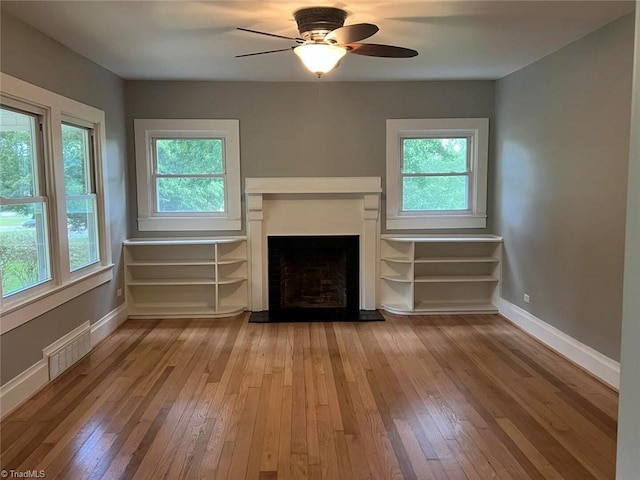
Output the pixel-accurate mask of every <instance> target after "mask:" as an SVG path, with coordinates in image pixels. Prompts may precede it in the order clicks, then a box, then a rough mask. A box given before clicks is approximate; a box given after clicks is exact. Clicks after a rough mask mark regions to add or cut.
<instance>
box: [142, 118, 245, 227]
mask: <svg viewBox="0 0 640 480" xmlns="http://www.w3.org/2000/svg"><path fill="white" fill-rule="evenodd" d="M135 137H136V167H137V175H138V177H137V186H138V229H139V230H141V231H144V230H155V231H161V230H165V231H166V230H182V231H188V230H194V231H195V230H240V228H241V223H240V147H239V122H238V121H237V120H145V119H137V120H135Z"/></svg>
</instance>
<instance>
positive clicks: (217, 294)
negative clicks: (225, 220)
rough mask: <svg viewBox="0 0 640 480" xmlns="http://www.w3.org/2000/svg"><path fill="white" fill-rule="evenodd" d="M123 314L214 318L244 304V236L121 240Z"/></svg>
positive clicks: (245, 255) (246, 290)
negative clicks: (125, 306) (123, 282)
mask: <svg viewBox="0 0 640 480" xmlns="http://www.w3.org/2000/svg"><path fill="white" fill-rule="evenodd" d="M124 251H125V269H126V271H125V286H126V295H127V303H128V306H129V317H132V318H149V317H153V318H175V317H182V318H185V317H220V316H229V315H234V314H238V313H240V312H243V311H244V310H246V309H247V308H248V304H249V303H248V302H249V295H248V286H247V278H248V272H247V268H248V267H247V242H246V237H220V238H201V239H200V238H189V239H185V238H176V239H130V240H125V242H124Z"/></svg>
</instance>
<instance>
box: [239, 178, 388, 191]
mask: <svg viewBox="0 0 640 480" xmlns="http://www.w3.org/2000/svg"><path fill="white" fill-rule="evenodd" d="M244 192H245V193H247V194H248V193H271V194H277V193H289V194H295V193H304V194H310V193H327V194H329V193H380V192H382V187H381V181H380V177H271V178H245V179H244Z"/></svg>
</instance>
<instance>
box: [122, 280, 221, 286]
mask: <svg viewBox="0 0 640 480" xmlns="http://www.w3.org/2000/svg"><path fill="white" fill-rule="evenodd" d="M217 283H220V282H216V281H215V280H214V279H213V278H145V279H136V280H129V282H128V285H131V286H136V285H156V286H157V285H175V286H178V287H179V286H181V285H182V286H183V285H216V284H217Z"/></svg>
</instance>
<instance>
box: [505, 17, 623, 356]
mask: <svg viewBox="0 0 640 480" xmlns="http://www.w3.org/2000/svg"><path fill="white" fill-rule="evenodd" d="M633 28H634V24H633V15H632V14H631V15H627V16H625V17H623V18H622V19H620V20H617V21H615V22H613V23H611V24H609V25H607V26H605V27H603V28H601V29H600V30H598V31H596V32H594V33H592V34H590V35H588V36H587V37H585V38H583V39H581V40H578V41H576V42H574V43H573V44H571V45H569V46H567V47H565V48H563V49H562V50H559V51H558V52H556V53H554V54H552V55H550V56H548V57H545V58H544V59H542V60H540V61H538V62H536V63H534V64H532V65H529V66H528V67H526V68H524V69H522V70H520V71H518V72H516V73H513V74H511V75H509V76H507V77H505V78H503V79H501V80H499V81H498V82H497V86H496V119H497V121H496V137H495V138H496V146H495V148H496V158H495V162H494V165H493V167H494V181H495V191H494V204H493V206H494V208H493V217H494V219H495V223H494V229H495V233H497V234H499V235H502V236H503V237H504V245H505V263H504V267H503V274H504V277H503V278H504V282H503V287H502V296H503V298H505V299H506V300H508V301H509V302H512V303H514V304H516V305H518V306H520V307H522V308H524V309H525V310H527V311H529V312H530V313H532V314H533V315H535V316H536V317H538V318H540V319H542V320H543V321H545V322H547V323H549V324H551V325H553V326H554V327H556V328H558V329H560V330H562V331H563V332H565V333H567V334H568V335H570V336H572V337H573V338H575V339H577V340H579V341H581V342H583V343H585V344H587V345H589V346H591V347H593V348H594V349H596V350H598V351H599V352H601V353H603V354H604V355H606V356H608V357H610V358H612V359H615V360H618V359H619V358H620V326H621V316H622V275H623V253H624V234H625V205H626V191H627V188H626V187H627V164H628V159H629V156H628V154H629V142H628V140H629V115H630V105H631V69H632V55H633V38H634V31H633ZM524 293H529V294H530V295H531V303H530V304H529V305H527V304H525V303H524V302H523V294H524Z"/></svg>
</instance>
